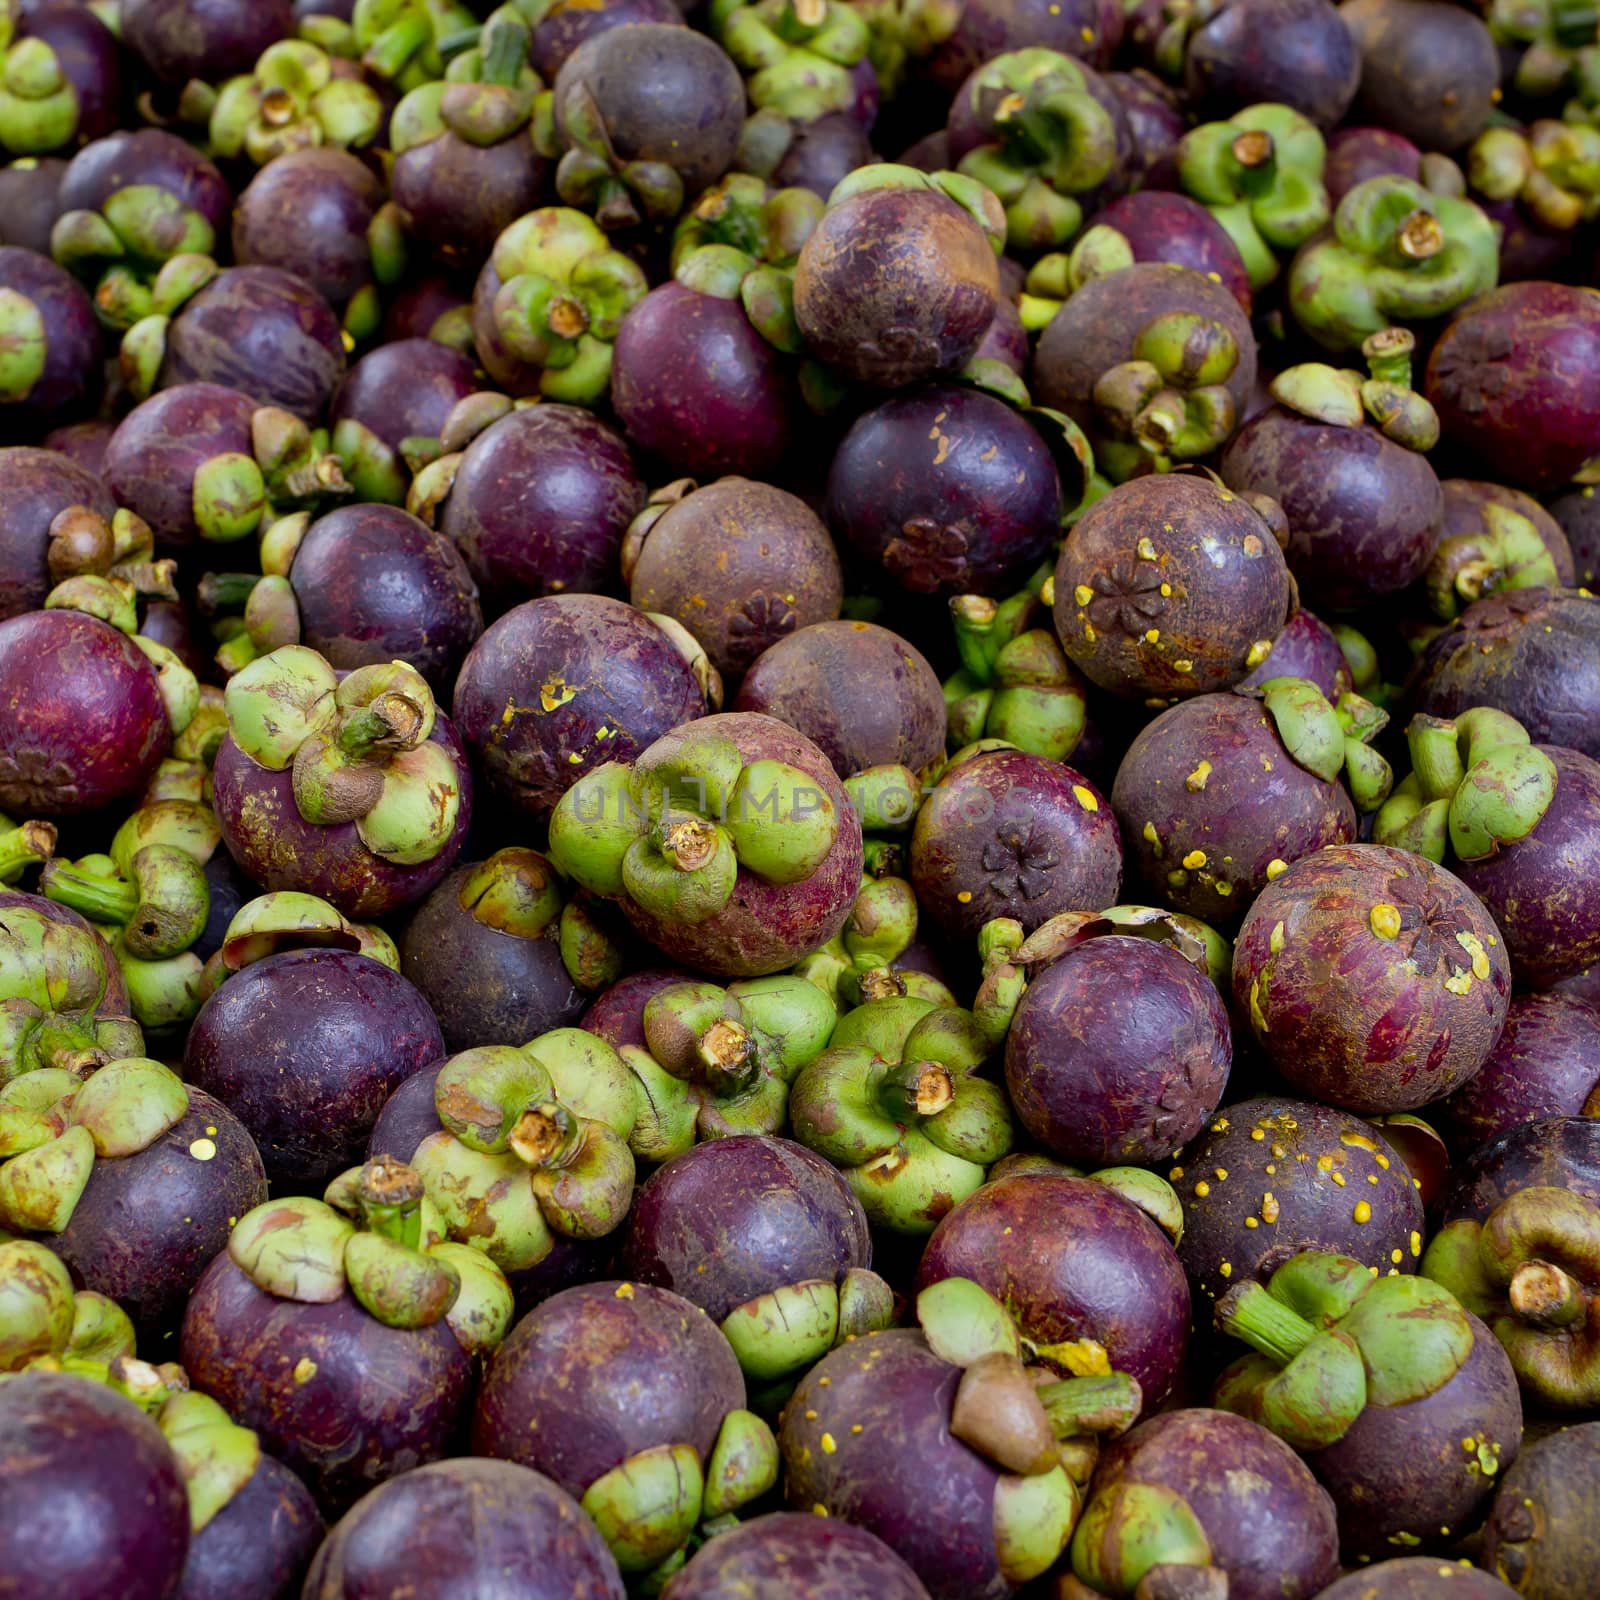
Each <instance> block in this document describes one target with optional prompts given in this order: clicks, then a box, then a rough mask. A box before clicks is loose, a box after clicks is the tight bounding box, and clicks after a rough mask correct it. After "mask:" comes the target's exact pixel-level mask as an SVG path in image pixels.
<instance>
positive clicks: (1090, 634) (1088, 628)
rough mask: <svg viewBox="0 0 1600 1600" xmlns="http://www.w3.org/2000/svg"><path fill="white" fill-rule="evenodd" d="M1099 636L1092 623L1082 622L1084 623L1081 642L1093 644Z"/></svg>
mask: <svg viewBox="0 0 1600 1600" xmlns="http://www.w3.org/2000/svg"><path fill="white" fill-rule="evenodd" d="M1099 637H1100V635H1099V634H1097V633H1096V632H1095V631H1094V626H1093V624H1091V623H1088V622H1086V623H1084V625H1083V642H1084V643H1085V644H1093V643H1094V642H1095V640H1096V639H1098V638H1099Z"/></svg>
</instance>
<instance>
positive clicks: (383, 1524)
mask: <svg viewBox="0 0 1600 1600" xmlns="http://www.w3.org/2000/svg"><path fill="white" fill-rule="evenodd" d="M462 1593H470V1594H473V1595H482V1596H484V1597H485V1600H511V1597H512V1596H515V1597H517V1600H624V1596H625V1594H626V1591H625V1590H624V1588H623V1586H622V1578H621V1575H620V1574H619V1573H618V1571H617V1564H616V1561H615V1560H614V1558H613V1557H612V1555H611V1552H610V1551H609V1550H607V1549H606V1547H605V1544H604V1542H603V1541H602V1539H601V1537H600V1533H599V1530H598V1529H597V1528H596V1527H595V1526H594V1524H593V1523H592V1522H590V1520H589V1519H588V1518H587V1517H586V1516H584V1514H583V1512H582V1511H581V1510H580V1509H579V1508H578V1506H577V1505H575V1504H574V1503H573V1501H572V1499H571V1498H570V1496H568V1495H566V1494H564V1493H562V1491H561V1490H560V1489H558V1488H557V1487H556V1486H555V1485H554V1484H553V1483H551V1482H550V1480H549V1479H548V1478H544V1477H541V1476H540V1475H539V1474H538V1473H536V1472H530V1471H529V1470H528V1469H527V1468H526V1467H518V1466H514V1465H513V1464H512V1463H510V1462H505V1461H477V1460H472V1459H467V1460H456V1461H440V1462H436V1463H433V1464H431V1465H429V1466H427V1467H424V1468H422V1469H420V1470H419V1471H416V1472H410V1473H407V1474H406V1476H405V1477H403V1478H401V1479H400V1480H399V1481H398V1482H395V1483H392V1484H386V1485H385V1486H384V1487H383V1488H382V1489H381V1490H379V1491H378V1492H376V1493H374V1494H372V1495H369V1496H368V1497H367V1498H366V1499H364V1500H363V1501H362V1502H361V1503H360V1504H359V1505H357V1506H356V1507H355V1508H354V1509H352V1511H351V1512H350V1514H349V1515H348V1516H347V1517H345V1519H344V1520H343V1521H342V1522H341V1523H340V1524H339V1525H338V1526H337V1527H336V1528H335V1529H334V1530H333V1532H332V1533H331V1534H330V1535H329V1537H328V1540H327V1543H326V1544H324V1545H323V1547H322V1549H321V1550H319V1551H318V1552H317V1559H316V1561H315V1563H314V1564H313V1566H312V1569H311V1575H310V1577H309V1578H308V1579H307V1580H306V1589H305V1595H304V1600H366V1597H367V1596H371V1595H379V1594H408V1596H409V1597H410V1600H449V1597H450V1596H452V1595H460V1594H462Z"/></svg>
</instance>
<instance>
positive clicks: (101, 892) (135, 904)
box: [39, 861, 139, 927]
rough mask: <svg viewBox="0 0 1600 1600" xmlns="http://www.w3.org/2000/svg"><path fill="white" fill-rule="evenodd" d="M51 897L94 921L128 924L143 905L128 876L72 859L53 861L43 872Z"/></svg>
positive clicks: (43, 883) (41, 879) (46, 893)
mask: <svg viewBox="0 0 1600 1600" xmlns="http://www.w3.org/2000/svg"><path fill="white" fill-rule="evenodd" d="M39 887H40V889H41V890H42V891H43V892H44V897H45V899H47V900H54V901H55V903H56V904H57V905H58V906H66V907H67V909H68V910H70V911H76V912H77V913H78V915H79V916H80V917H87V918H88V919H89V921H90V922H99V923H104V924H107V925H111V924H115V925H117V926H119V927H120V926H122V925H123V924H125V923H126V922H127V921H128V920H129V919H130V918H131V917H132V916H133V914H134V912H135V911H137V910H138V908H139V892H138V890H137V889H136V888H135V887H134V886H133V885H132V884H131V883H129V882H128V881H127V879H126V878H112V877H104V876H102V875H101V874H99V873H96V872H85V871H83V869H82V868H80V867H75V866H73V864H72V863H71V862H70V861H52V862H51V863H50V864H49V865H48V866H47V867H46V868H45V869H44V871H43V872H42V873H41V874H40V876H39Z"/></svg>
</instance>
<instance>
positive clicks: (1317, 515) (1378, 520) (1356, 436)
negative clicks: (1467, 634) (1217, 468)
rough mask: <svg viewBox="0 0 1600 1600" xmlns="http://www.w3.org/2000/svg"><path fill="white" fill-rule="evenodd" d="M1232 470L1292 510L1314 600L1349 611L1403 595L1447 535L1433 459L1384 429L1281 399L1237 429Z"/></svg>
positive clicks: (1299, 565)
mask: <svg viewBox="0 0 1600 1600" xmlns="http://www.w3.org/2000/svg"><path fill="white" fill-rule="evenodd" d="M1222 476H1223V478H1224V479H1225V480H1226V481H1227V483H1228V485H1229V486H1230V487H1231V488H1234V489H1238V490H1255V491H1258V492H1259V493H1262V494H1269V495H1271V496H1272V497H1273V499H1275V500H1276V501H1278V503H1279V504H1280V505H1281V506H1282V507H1283V509H1284V514H1285V515H1286V516H1287V517H1288V519H1289V548H1288V552H1287V554H1288V558H1289V566H1290V569H1291V570H1292V571H1293V573H1294V575H1295V581H1296V582H1297V583H1298V584H1299V586H1300V592H1301V594H1302V595H1303V596H1304V598H1305V601H1306V603H1307V604H1308V605H1312V606H1319V607H1326V608H1327V609H1328V610H1330V611H1349V610H1351V609H1353V608H1355V607H1358V606H1362V605H1365V604H1367V603H1369V602H1370V601H1373V600H1376V599H1380V598H1382V597H1383V596H1385V595H1391V594H1398V593H1399V592H1400V591H1401V590H1402V589H1405V588H1409V587H1410V585H1411V584H1413V583H1415V582H1416V581H1417V579H1418V578H1420V577H1421V576H1422V574H1423V572H1424V571H1425V570H1426V568H1427V565H1428V562H1429V560H1430V558H1431V557H1432V555H1433V552H1434V548H1435V546H1436V545H1437V544H1438V542H1439V530H1440V526H1441V522H1442V519H1443V517H1444V497H1443V494H1442V493H1441V491H1440V488H1439V480H1438V478H1437V477H1436V476H1435V475H1434V471H1433V468H1432V466H1431V465H1430V464H1429V462H1428V458H1427V457H1426V456H1425V455H1422V454H1421V453H1420V452H1418V451H1415V450H1407V449H1406V448H1405V447H1404V446H1402V445H1398V444H1395V443H1393V442H1392V441H1391V440H1389V439H1386V438H1384V436H1383V435H1382V434H1381V433H1379V432H1378V431H1377V429H1376V428H1370V427H1367V426H1364V425H1363V426H1362V427H1359V428H1340V427H1334V426H1333V425H1332V424H1330V423H1325V422H1314V421H1312V420H1311V419H1310V418H1309V417H1302V416H1300V415H1299V414H1298V413H1296V412H1292V411H1288V410H1285V409H1284V408H1283V407H1281V406H1274V407H1273V408H1272V409H1271V410H1270V411H1267V412H1265V413H1263V414H1262V415H1261V416H1259V417H1256V418H1254V419H1253V420H1252V421H1250V422H1248V423H1246V424H1245V426H1244V427H1243V428H1241V429H1240V431H1239V432H1238V433H1237V434H1236V435H1235V436H1234V439H1233V442H1232V443H1231V444H1229V446H1228V448H1227V449H1226V450H1225V451H1224V452H1223V456H1222Z"/></svg>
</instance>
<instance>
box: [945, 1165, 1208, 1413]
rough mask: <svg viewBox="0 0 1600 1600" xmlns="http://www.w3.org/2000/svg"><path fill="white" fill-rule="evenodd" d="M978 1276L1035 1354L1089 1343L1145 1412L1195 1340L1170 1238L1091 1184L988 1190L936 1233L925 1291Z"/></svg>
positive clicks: (1009, 1183) (1052, 1180) (1060, 1181)
mask: <svg viewBox="0 0 1600 1600" xmlns="http://www.w3.org/2000/svg"><path fill="white" fill-rule="evenodd" d="M945 1278H971V1279H972V1280H973V1281H974V1282H975V1283H978V1284H981V1285H982V1286H983V1287H984V1288H985V1289H987V1290H988V1291H989V1293H990V1294H992V1295H994V1296H995V1297H996V1299H998V1300H1000V1301H1002V1302H1003V1303H1004V1304H1005V1305H1006V1306H1008V1307H1009V1308H1010V1310H1011V1313H1012V1315H1013V1316H1014V1317H1015V1318H1016V1319H1017V1325H1018V1327H1019V1328H1020V1329H1021V1330H1022V1335H1023V1337H1024V1338H1026V1339H1029V1340H1031V1341H1032V1342H1033V1343H1034V1344H1036V1345H1041V1346H1042V1345H1052V1344H1065V1343H1068V1342H1069V1341H1072V1340H1077V1339H1093V1340H1095V1341H1096V1342H1097V1343H1099V1344H1101V1345H1104V1346H1105V1351H1106V1358H1107V1360H1109V1361H1110V1363H1111V1366H1112V1369H1113V1370H1114V1371H1117V1372H1129V1373H1132V1374H1133V1376H1134V1377H1135V1378H1137V1379H1138V1380H1139V1386H1140V1388H1141V1389H1142V1390H1143V1391H1144V1403H1145V1409H1146V1410H1147V1411H1153V1410H1155V1408H1156V1407H1158V1406H1159V1405H1160V1404H1161V1402H1162V1401H1163V1400H1164V1399H1166V1397H1167V1395H1168V1394H1169V1393H1170V1391H1171V1389H1172V1386H1173V1384H1174V1382H1176V1380H1177V1377H1178V1374H1179V1371H1180V1369H1181V1367H1182V1365H1183V1357H1184V1351H1185V1349H1186V1348H1187V1346H1188V1341H1189V1286H1188V1284H1187V1283H1185V1281H1184V1277H1183V1268H1182V1267H1180V1266H1179V1265H1178V1258H1177V1256H1176V1255H1175V1254H1174V1253H1173V1250H1172V1246H1171V1245H1170V1244H1169V1243H1168V1242H1167V1238H1166V1235H1165V1234H1163V1233H1162V1231H1161V1230H1160V1229H1159V1228H1158V1227H1157V1226H1156V1225H1155V1223H1153V1222H1152V1221H1151V1220H1150V1218H1149V1217H1147V1216H1146V1215H1145V1214H1144V1212H1142V1211H1141V1210H1140V1209H1139V1208H1138V1207H1137V1206H1136V1205H1134V1204H1133V1203H1132V1202H1131V1201H1128V1200H1124V1199H1123V1198H1122V1196H1121V1195H1119V1194H1115V1193H1113V1192H1112V1191H1111V1190H1110V1189H1108V1188H1106V1187H1105V1185H1104V1184H1099V1183H1095V1182H1093V1181H1092V1180H1091V1179H1088V1178H1069V1177H1065V1176H1062V1175H1061V1174H1058V1173H1054V1172H1027V1173H1018V1174H1016V1175H1015V1176H1012V1177H1006V1178H1000V1179H998V1180H996V1181H995V1182H993V1183H987V1184H985V1185H984V1186H983V1187H982V1188H981V1189H979V1190H977V1191H976V1192H975V1193H974V1194H971V1195H969V1196H968V1197H967V1198H966V1199H965V1200H963V1201H962V1202H961V1203H960V1205H958V1206H957V1207H956V1208H955V1210H953V1211H952V1212H950V1213H949V1214H948V1215H947V1216H946V1217H945V1218H944V1220H943V1221H942V1222H940V1224H939V1226H938V1227H937V1228H935V1229H934V1231H933V1237H932V1238H930V1239H929V1240H928V1246H927V1249H926V1250H925V1251H924V1253H923V1257H922V1264H921V1266H920V1267H919V1268H918V1269H917V1285H916V1286H917V1288H918V1290H922V1289H925V1288H926V1287H927V1286H928V1285H929V1284H930V1283H938V1282H940V1281H941V1280H942V1279H945Z"/></svg>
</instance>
